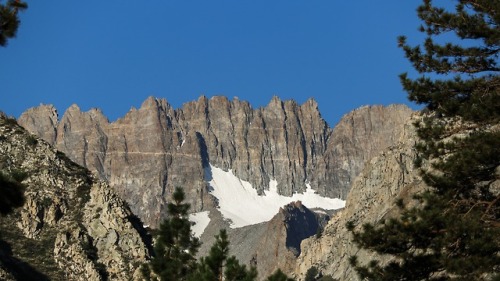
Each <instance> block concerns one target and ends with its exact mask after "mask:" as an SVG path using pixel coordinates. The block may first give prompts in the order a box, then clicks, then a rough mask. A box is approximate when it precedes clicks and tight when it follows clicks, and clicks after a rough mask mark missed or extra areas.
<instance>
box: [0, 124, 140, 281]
mask: <svg viewBox="0 0 500 281" xmlns="http://www.w3.org/2000/svg"><path fill="white" fill-rule="evenodd" d="M40 121H41V122H44V121H43V120H40ZM48 124H50V123H48ZM42 131H43V132H46V131H44V130H42ZM53 136H55V135H53ZM0 172H2V173H4V174H6V175H7V174H8V175H13V174H16V175H17V177H22V178H24V179H23V180H22V184H23V185H25V187H26V189H25V192H24V196H25V204H24V206H23V207H21V208H19V209H17V210H15V212H14V213H12V214H9V215H8V216H5V217H0V240H1V243H0V279H2V280H3V279H6V280H9V279H15V280H139V279H140V275H139V272H138V268H139V265H140V264H141V263H142V262H144V261H145V260H146V259H147V257H148V256H149V250H148V248H147V246H146V245H147V243H145V241H146V239H147V237H146V236H145V235H144V233H142V232H141V231H143V229H142V225H140V224H139V221H138V219H137V217H135V216H134V215H133V213H132V212H131V211H130V209H129V208H128V207H127V205H126V203H125V202H124V201H123V200H122V199H120V198H119V197H118V196H117V195H115V194H114V193H113V191H112V189H111V188H110V187H109V186H108V185H107V183H105V182H102V181H99V180H97V179H95V178H94V177H93V176H92V175H91V174H90V173H89V171H88V170H86V169H85V168H82V167H81V166H79V165H77V164H75V163H74V162H72V161H71V160H69V159H68V158H67V157H66V156H65V155H64V154H63V153H61V152H59V151H56V150H55V149H54V148H52V147H51V146H50V145H49V144H48V143H46V142H45V141H43V140H41V139H38V138H37V137H35V136H33V135H31V134H30V133H28V132H27V131H25V130H24V129H23V128H22V127H20V126H18V125H17V124H16V122H15V120H13V119H8V118H5V116H0Z"/></svg>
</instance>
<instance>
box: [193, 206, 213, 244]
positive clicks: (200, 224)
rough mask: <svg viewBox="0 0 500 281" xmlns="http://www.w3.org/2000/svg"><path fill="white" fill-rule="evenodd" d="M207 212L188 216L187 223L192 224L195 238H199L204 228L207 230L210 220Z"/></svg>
mask: <svg viewBox="0 0 500 281" xmlns="http://www.w3.org/2000/svg"><path fill="white" fill-rule="evenodd" d="M208 214H209V211H204V212H198V213H193V214H190V215H189V221H190V222H193V223H194V225H193V226H192V227H191V231H192V232H193V234H194V236H195V237H198V238H200V237H201V235H202V234H203V232H204V231H205V228H207V226H208V224H209V223H210V218H209V217H208Z"/></svg>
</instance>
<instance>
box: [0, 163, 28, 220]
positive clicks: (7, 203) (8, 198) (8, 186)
mask: <svg viewBox="0 0 500 281" xmlns="http://www.w3.org/2000/svg"><path fill="white" fill-rule="evenodd" d="M22 179H23V177H22V176H21V175H20V173H16V174H14V175H12V174H7V173H5V172H4V171H0V215H6V214H9V213H11V212H12V211H13V210H14V208H18V207H21V206H22V205H23V204H24V189H25V187H24V186H23V184H22V183H21V181H22Z"/></svg>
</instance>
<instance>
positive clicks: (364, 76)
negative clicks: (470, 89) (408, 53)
mask: <svg viewBox="0 0 500 281" xmlns="http://www.w3.org/2000/svg"><path fill="white" fill-rule="evenodd" d="M1 2H4V1H1ZM27 2H28V4H29V8H28V10H26V11H25V12H23V13H22V14H21V27H20V29H19V31H18V35H17V38H15V39H13V40H11V41H9V44H8V46H7V47H6V48H0V110H2V111H4V112H6V113H7V114H8V115H13V116H15V117H18V116H19V115H20V114H21V113H22V112H23V111H24V110H26V109H27V108H29V107H33V106H37V105H39V104H41V103H44V104H54V105H55V106H56V107H57V109H58V111H59V115H60V117H61V116H62V114H63V113H64V111H65V110H66V109H67V108H68V107H69V106H70V105H71V104H73V103H76V104H78V105H79V106H80V108H82V110H85V111H86V110H88V109H90V108H92V107H97V108H101V109H102V110H103V112H104V114H105V115H106V116H108V118H109V119H110V120H111V121H113V120H116V119H117V118H119V117H122V116H124V115H125V113H126V112H127V111H128V110H129V109H130V108H131V107H132V106H133V107H139V106H140V105H141V103H142V102H143V101H144V100H145V99H146V98H147V97H148V96H155V97H159V98H166V99H167V101H168V102H169V103H170V104H171V105H173V106H174V107H175V108H178V107H181V106H182V104H183V103H185V102H188V101H191V100H196V99H198V97H199V96H200V95H206V96H207V97H211V96H214V95H224V96H227V97H228V98H230V99H232V98H233V97H235V96H236V97H238V98H239V99H240V100H247V101H249V102H250V103H251V104H252V106H253V107H254V108H256V107H259V106H265V105H266V104H268V103H269V101H270V100H271V98H272V96H274V95H277V96H279V97H280V98H281V99H283V100H285V99H294V100H296V101H297V102H299V103H303V102H305V101H306V100H307V99H309V98H311V97H312V98H314V99H316V101H317V102H318V104H319V108H320V111H321V113H322V116H323V117H324V118H325V120H326V121H327V122H328V123H329V124H330V126H333V125H335V124H336V123H337V122H338V120H339V119H340V117H341V116H342V115H343V114H345V113H347V112H349V111H350V110H352V109H355V108H357V107H360V106H362V105H367V104H370V105H371V104H383V105H388V104H391V103H406V104H409V102H408V101H407V100H406V93H404V92H403V90H402V88H401V85H400V84H399V79H398V77H397V76H398V74H400V73H402V72H405V71H411V66H410V64H409V63H408V62H407V60H406V59H405V58H404V55H403V52H402V51H401V50H400V49H398V48H397V40H396V38H397V36H398V35H407V36H408V37H409V42H410V43H419V42H420V41H421V40H422V38H423V35H422V34H420V33H419V32H418V31H417V28H418V26H419V24H420V22H419V20H418V18H417V15H416V12H415V9H416V7H417V6H418V5H419V4H420V3H421V1H417V0H404V1H403V0H386V1H373V0H358V1H345V0H342V1H341V0H314V1H313V0H300V1H299V0H265V1H264V0H177V1H170V0H149V1H131V0H106V1H96V0H91V1H55V0H47V1H27ZM438 2H439V1H438ZM448 2H449V1H448ZM412 106H413V107H414V108H415V106H414V105H412Z"/></svg>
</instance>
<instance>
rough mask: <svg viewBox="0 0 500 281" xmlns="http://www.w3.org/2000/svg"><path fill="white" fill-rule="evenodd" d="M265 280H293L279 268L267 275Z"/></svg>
mask: <svg viewBox="0 0 500 281" xmlns="http://www.w3.org/2000/svg"><path fill="white" fill-rule="evenodd" d="M266 281H294V280H293V279H292V278H290V277H288V276H287V275H286V274H285V273H283V271H281V269H277V270H276V271H275V272H274V273H273V274H271V275H270V276H269V277H267V279H266Z"/></svg>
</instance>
